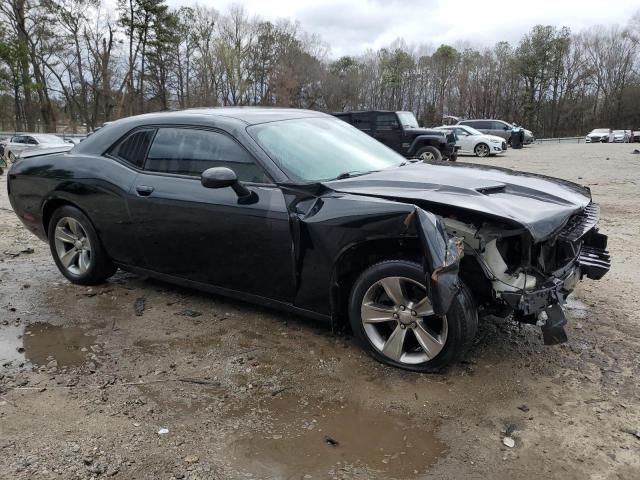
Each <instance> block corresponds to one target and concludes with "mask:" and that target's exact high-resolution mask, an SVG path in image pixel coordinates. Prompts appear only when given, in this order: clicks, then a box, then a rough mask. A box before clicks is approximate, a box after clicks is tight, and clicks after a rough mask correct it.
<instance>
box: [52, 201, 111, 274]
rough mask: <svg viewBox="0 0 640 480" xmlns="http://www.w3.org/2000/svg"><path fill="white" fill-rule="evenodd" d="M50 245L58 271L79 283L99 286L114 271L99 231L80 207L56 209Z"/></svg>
mask: <svg viewBox="0 0 640 480" xmlns="http://www.w3.org/2000/svg"><path fill="white" fill-rule="evenodd" d="M48 237H49V247H50V248H51V254H52V255H53V259H54V261H55V262H56V265H57V266H58V269H59V270H60V272H61V273H62V274H63V275H64V276H65V277H66V278H67V279H68V280H69V281H71V282H72V283H76V284H78V285H99V284H101V283H103V282H104V281H105V280H106V279H107V278H109V277H110V276H112V275H113V274H114V273H115V272H116V267H115V266H114V265H113V263H112V262H111V259H110V258H109V257H108V255H107V253H106V252H105V250H104V248H103V247H102V243H101V242H100V238H99V237H98V233H97V232H96V230H95V228H94V227H93V224H92V223H91V221H90V220H89V218H88V217H87V216H86V215H85V214H84V213H82V212H81V211H80V210H79V209H77V208H75V207H72V206H70V205H66V206H64V207H61V208H58V209H57V210H56V211H55V212H53V215H52V217H51V220H50V221H49V231H48Z"/></svg>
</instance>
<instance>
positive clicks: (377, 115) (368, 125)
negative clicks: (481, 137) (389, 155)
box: [333, 111, 458, 161]
mask: <svg viewBox="0 0 640 480" xmlns="http://www.w3.org/2000/svg"><path fill="white" fill-rule="evenodd" d="M333 115H334V116H335V117H337V118H339V119H340V120H344V121H345V122H347V123H349V124H351V125H353V126H354V127H356V128H357V129H358V130H361V131H363V132H364V133H366V134H367V135H370V136H372V137H373V138H375V139H376V140H378V141H379V142H381V143H384V144H385V145H386V146H387V147H389V148H391V149H392V150H395V151H396V152H398V153H400V154H401V155H404V156H405V157H407V158H420V159H421V160H436V161H437V160H442V159H445V160H451V161H455V160H456V158H457V156H458V154H457V148H456V138H455V135H452V134H449V133H446V132H443V131H441V130H435V129H432V128H431V129H430V128H420V127H419V126H418V121H417V120H416V117H415V115H414V114H413V113H412V112H388V111H366V112H340V113H334V114H333Z"/></svg>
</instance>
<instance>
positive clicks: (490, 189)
mask: <svg viewBox="0 0 640 480" xmlns="http://www.w3.org/2000/svg"><path fill="white" fill-rule="evenodd" d="M506 189H507V186H506V185H504V184H503V185H491V186H486V187H478V188H476V189H475V190H476V192H478V193H482V194H484V195H491V194H492V193H501V192H504V191H505V190H506Z"/></svg>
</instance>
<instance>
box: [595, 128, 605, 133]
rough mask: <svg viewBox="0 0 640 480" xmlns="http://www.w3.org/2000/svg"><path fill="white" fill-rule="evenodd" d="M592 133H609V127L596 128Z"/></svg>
mask: <svg viewBox="0 0 640 480" xmlns="http://www.w3.org/2000/svg"><path fill="white" fill-rule="evenodd" d="M591 133H609V129H608V128H596V129H595V130H594V131H593V132H591Z"/></svg>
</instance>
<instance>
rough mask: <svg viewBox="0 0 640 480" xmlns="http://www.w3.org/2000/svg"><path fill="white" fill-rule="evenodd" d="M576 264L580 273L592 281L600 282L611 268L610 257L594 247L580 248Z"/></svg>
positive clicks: (606, 252)
mask: <svg viewBox="0 0 640 480" xmlns="http://www.w3.org/2000/svg"><path fill="white" fill-rule="evenodd" d="M578 264H579V265H580V268H581V269H582V273H583V274H584V275H586V276H587V277H588V278H590V279H592V280H600V279H601V278H602V277H604V276H605V275H606V273H607V272H608V271H609V269H610V268H611V257H610V256H609V252H608V251H607V250H602V249H600V248H595V247H582V250H580V257H578Z"/></svg>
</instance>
